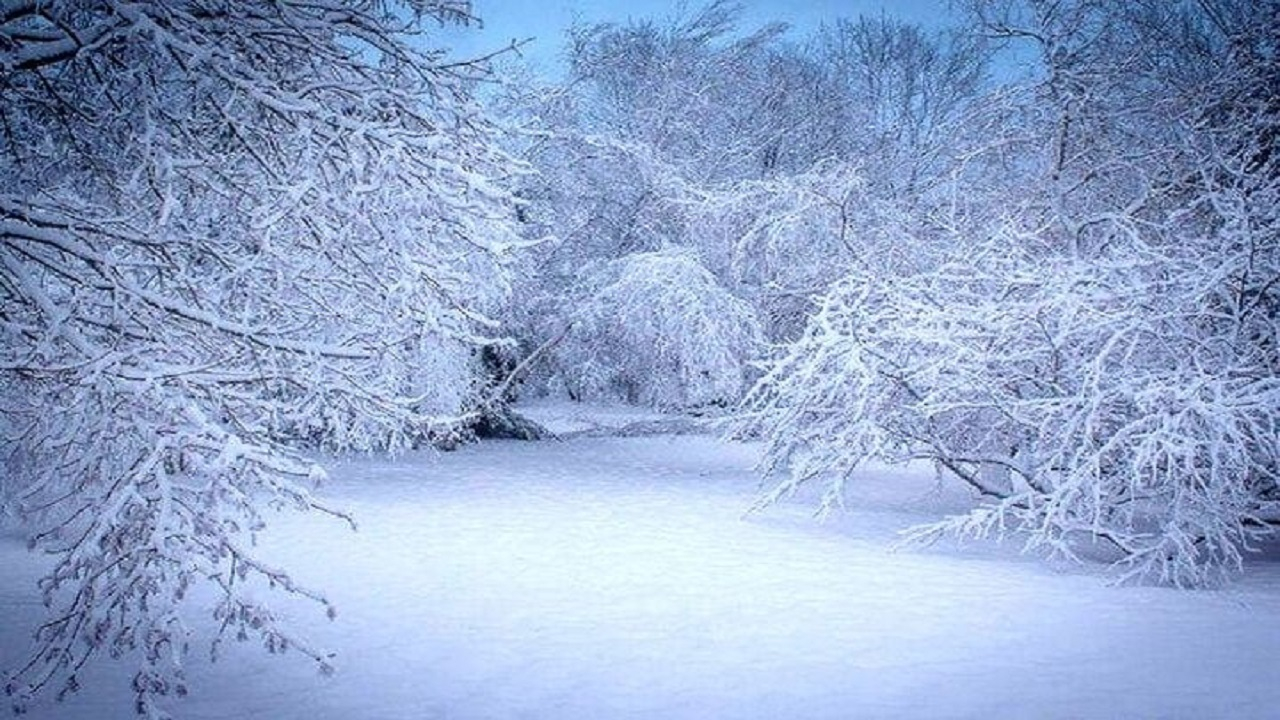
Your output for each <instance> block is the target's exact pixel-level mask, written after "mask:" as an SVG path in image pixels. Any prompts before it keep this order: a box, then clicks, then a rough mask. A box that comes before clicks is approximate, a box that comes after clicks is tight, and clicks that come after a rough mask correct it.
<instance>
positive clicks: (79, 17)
mask: <svg viewBox="0 0 1280 720" xmlns="http://www.w3.org/2000/svg"><path fill="white" fill-rule="evenodd" d="M955 12H956V14H957V17H959V18H961V22H960V23H959V24H958V25H957V26H956V27H945V28H929V27H924V26H921V25H917V24H913V23H911V22H907V21H904V20H900V19H898V18H896V17H893V16H890V15H887V14H881V15H862V16H854V17H850V18H833V19H832V20H831V21H830V22H825V23H823V24H822V25H821V26H820V27H818V28H817V29H815V30H813V31H812V32H806V33H804V34H797V33H796V32H795V31H794V30H792V29H789V28H788V26H787V25H786V24H785V23H782V22H778V23H775V24H766V25H762V26H753V25H751V24H748V23H746V22H744V13H743V8H742V7H741V6H739V5H737V4H735V3H733V2H730V1H728V0H713V1H712V2H710V3H708V4H704V5H689V6H687V7H685V8H684V9H683V11H682V12H680V13H677V14H674V15H672V16H670V17H664V18H652V19H632V20H629V21H619V22H614V23H599V24H578V25H575V26H574V27H572V28H571V29H570V30H569V31H568V32H567V34H566V36H565V37H564V38H562V39H558V40H557V41H558V42H559V41H562V42H563V50H562V52H563V68H562V70H563V72H562V74H561V75H559V76H555V77H549V76H547V75H543V74H539V73H535V72H533V71H532V70H530V69H529V68H528V67H526V66H525V65H524V64H523V63H522V61H521V49H522V48H521V45H520V43H519V42H513V43H512V44H511V45H510V46H507V47H498V48H495V49H494V52H493V53H492V54H490V55H485V56H482V57H476V58H459V57H456V56H455V55H453V54H451V53H450V52H449V51H448V49H447V47H446V46H445V45H444V44H443V41H442V40H441V39H440V38H439V37H438V32H439V30H440V28H441V27H442V26H444V25H453V24H462V25H467V24H474V23H479V22H481V21H482V20H483V18H482V17H477V15H476V14H475V9H474V8H472V7H471V4H470V3H468V2H467V1H466V0H275V1H274V2H235V1H230V0H130V1H127V2H126V1H125V0H0V97H2V98H3V99H2V100H0V407H2V408H3V410H2V411H0V457H2V460H0V463H3V465H2V466H0V516H2V517H3V519H2V520H0V529H2V531H3V533H5V537H6V538H7V537H9V536H10V535H9V533H17V534H20V535H21V536H22V538H24V540H25V541H26V542H27V545H28V547H29V548H30V549H31V550H34V551H36V552H37V553H38V554H39V555H40V557H41V560H40V561H41V562H42V563H43V565H42V570H41V576H40V577H39V579H38V597H39V598H40V601H41V602H42V609H41V613H42V615H41V619H40V620H39V623H38V626H36V627H30V628H27V627H24V628H22V630H23V632H34V642H33V644H32V646H31V649H30V650H29V651H27V650H26V649H25V648H18V650H22V651H23V652H22V653H21V657H20V658H19V660H18V662H17V664H16V666H14V667H11V668H7V671H8V674H7V675H6V676H5V683H6V687H5V689H6V692H7V694H8V696H9V699H10V701H11V702H12V703H13V705H14V708H15V710H24V709H26V708H27V706H28V705H29V704H30V703H39V702H46V701H47V700H48V699H49V698H50V697H52V696H58V697H62V696H65V695H67V694H71V693H74V692H75V691H76V690H77V688H78V687H79V680H78V678H79V677H80V675H81V674H82V672H83V670H82V669H83V668H85V667H87V666H88V667H92V666H93V665H94V664H96V663H110V662H113V660H112V659H111V658H122V657H125V658H131V660H130V662H132V663H134V665H135V666H136V668H137V670H136V674H132V675H131V681H130V688H129V693H130V697H131V698H132V700H133V706H132V707H129V708H126V711H128V712H133V711H136V712H137V713H139V714H141V715H144V716H150V717H165V716H167V715H166V713H168V712H170V711H173V710H174V708H175V707H176V708H177V712H178V714H179V715H181V712H180V711H181V706H180V705H177V706H175V705H173V704H172V703H173V700H174V699H175V698H176V697H178V696H183V695H186V694H187V692H188V690H187V685H186V682H185V680H184V679H183V663H184V660H183V659H184V658H185V657H186V656H187V654H188V647H189V646H190V645H191V644H193V643H195V644H199V643H206V644H207V643H208V642H209V641H211V640H212V641H213V642H214V643H215V644H216V643H217V642H219V641H220V640H221V639H222V638H223V637H227V638H234V637H239V638H242V639H243V638H252V639H253V640H254V642H255V643H256V644H259V645H262V646H265V647H266V649H267V650H269V651H271V652H276V651H278V650H284V649H285V648H288V649H290V650H292V651H293V652H294V653H295V654H297V653H301V654H302V655H303V656H305V657H309V658H310V659H311V660H312V661H314V664H315V665H316V666H318V667H319V668H320V669H321V671H322V672H324V673H328V672H330V671H331V670H332V668H331V666H330V656H329V655H328V654H327V653H326V652H325V651H324V650H323V649H320V648H318V647H312V646H311V645H310V644H309V643H308V642H307V640H306V639H305V638H304V637H302V636H301V635H300V634H297V633H295V632H293V630H291V628H290V624H289V622H287V621H284V620H282V618H281V617H280V616H279V615H277V614H276V613H275V612H274V611H273V610H272V605H271V603H272V602H273V600H272V598H273V597H274V594H264V593H263V592H262V588H264V587H270V588H274V589H275V594H283V595H286V596H288V595H297V596H300V597H302V598H304V599H307V600H308V602H314V603H317V604H318V606H319V607H320V608H322V609H323V610H324V611H325V612H327V613H328V614H329V615H330V616H333V615H334V614H335V613H336V609H335V608H336V605H335V604H334V603H333V602H332V601H331V599H330V598H329V596H328V595H327V594H326V592H325V589H324V588H323V587H315V588H313V587H312V586H311V585H309V584H305V583H302V582H299V581H297V580H295V578H294V576H293V575H292V574H291V569H290V567H288V566H277V565H275V564H274V563H273V562H272V561H271V560H270V558H269V557H265V556H263V555H262V554H261V553H260V551H259V549H258V544H257V538H258V537H259V535H262V536H270V534H271V532H272V527H273V522H274V521H273V518H276V517H278V516H279V513H278V512H277V511H279V510H281V509H289V510H299V511H304V512H306V513H310V514H318V515H320V516H325V517H329V518H331V519H333V520H335V522H332V523H330V525H331V531H332V532H333V533H336V534H342V533H344V532H346V531H345V530H344V529H343V526H344V525H349V526H350V527H356V526H357V524H359V523H362V522H364V521H365V518H363V517H360V516H359V514H358V513H352V512H350V511H349V510H348V509H347V508H344V507H343V505H342V503H340V502H338V503H333V502H329V501H328V500H327V499H326V496H325V493H324V491H323V488H324V484H323V481H324V480H325V478H326V477H327V475H328V473H329V472H330V470H331V468H332V466H333V465H334V464H335V463H337V462H338V460H339V459H342V458H350V457H354V456H360V457H379V458H381V457H398V456H399V454H401V453H410V454H413V453H416V452H419V451H422V450H427V449H431V448H434V449H436V450H439V451H443V454H444V455H446V456H447V455H449V454H451V453H449V452H448V451H451V450H455V449H458V450H465V449H466V448H469V447H471V446H472V445H473V444H475V443H479V444H480V445H482V446H483V445H484V444H485V443H486V442H492V441H491V440H489V439H488V438H492V437H494V436H502V437H513V436H514V437H545V436H547V435H550V434H552V433H551V431H550V430H548V429H547V428H544V427H542V426H541V425H540V424H539V423H538V422H536V421H535V419H534V418H533V417H532V416H526V415H525V414H524V413H523V412H522V410H521V407H522V403H524V402H526V401H528V400H531V399H539V398H541V399H558V400H562V401H566V402H571V403H587V404H589V403H598V404H613V405H623V406H628V407H639V408H646V409H648V410H652V411H654V412H659V413H662V414H663V416H664V417H679V418H685V419H690V418H692V419H694V420H696V422H697V423H699V427H703V426H705V427H709V428H711V429H712V431H714V432H716V433H718V434H719V435H720V436H721V437H723V438H725V439H726V440H727V441H729V442H734V443H745V444H747V445H750V446H751V447H758V448H759V452H760V459H759V461H758V463H756V464H755V470H754V474H753V476H752V482H754V483H756V484H757V486H758V487H759V491H758V492H756V493H754V496H753V498H754V499H752V500H751V502H750V504H749V507H744V508H740V510H744V511H747V512H748V513H750V512H764V513H767V512H768V511H769V508H771V507H775V506H777V505H779V504H780V503H785V502H787V501H788V500H789V499H791V498H793V497H802V498H805V502H806V507H807V509H808V511H809V512H810V513H811V514H816V515H817V516H818V518H819V519H822V518H828V517H832V516H839V515H840V514H841V513H842V512H846V510H847V507H848V506H849V505H850V504H851V502H852V501H850V500H849V498H850V497H851V492H853V491H854V490H855V488H854V486H855V485H856V484H857V483H858V481H859V480H858V479H859V478H860V477H862V475H863V474H864V473H865V472H867V469H868V468H879V467H884V466H889V467H921V466H925V467H930V468H933V469H934V471H935V472H936V474H937V477H938V479H939V480H938V482H940V483H947V484H949V485H950V486H952V487H954V488H958V489H959V491H960V492H962V493H963V494H964V495H965V497H967V498H968V501H967V505H966V506H965V507H962V508H960V509H959V510H957V511H956V512H954V513H948V514H945V515H942V516H937V517H932V518H930V519H929V520H928V521H927V522H921V523H916V524H912V525H910V526H909V527H905V528H902V529H903V530H904V531H905V532H906V535H905V541H906V542H907V543H908V544H909V545H911V546H913V547H914V546H922V547H927V546H928V545H930V544H931V543H935V542H940V541H941V542H950V541H952V540H955V539H966V538H967V539H970V540H973V541H982V540H987V539H1007V540H1008V541H1010V542H1012V543H1013V544H1015V545H1016V546H1017V547H1018V548H1019V549H1020V550H1021V551H1025V552H1027V553H1029V554H1031V555H1032V556H1035V557H1039V558H1046V560H1045V562H1059V561H1064V560H1065V561H1072V562H1083V563H1095V564H1100V565H1101V566H1102V567H1104V568H1105V570H1104V572H1103V576H1104V578H1105V581H1107V582H1115V583H1119V584H1122V585H1137V586H1140V587H1166V586H1168V587H1174V588H1178V589H1181V591H1184V592H1191V593H1194V592H1199V591H1201V590H1203V589H1205V588H1224V587H1230V586H1231V585H1232V584H1233V583H1236V582H1238V581H1239V578H1240V577H1242V576H1244V575H1247V574H1248V571H1249V567H1250V559H1251V558H1252V557H1255V556H1257V555H1259V554H1263V555H1265V554H1266V553H1265V552H1263V551H1266V550H1267V549H1268V548H1274V547H1275V541H1276V540H1277V538H1278V536H1280V322H1278V321H1277V318H1278V317H1280V210H1278V208H1280V152H1277V144H1278V143H1280V92H1277V88H1280V3H1277V2H1275V0H1133V1H1131V2H1123V3H1120V2H1110V1H1108V0H965V1H964V2H962V3H959V4H958V5H956V6H955ZM1015 59H1016V62H1015ZM553 442H554V441H553ZM503 447H505V446H503ZM415 457H416V455H415ZM423 522H424V523H430V522H431V520H430V518H424V519H423ZM189 594H193V595H198V596H199V597H200V598H202V601H201V603H199V604H196V603H192V602H188V595H189ZM33 597H34V596H33ZM205 600H207V602H205ZM424 602H425V604H426V605H428V606H429V605H430V600H426V601H424ZM210 618H211V619H212V623H211V624H210V623H209V622H208V621H209V619H210ZM1272 620H1274V618H1272ZM336 622H337V623H341V622H342V619H341V617H339V618H338V619H337V620H336ZM1266 622H1271V620H1268V621H1266ZM193 627H199V628H205V627H209V628H213V630H214V632H213V636H212V637H210V636H208V635H209V633H206V632H205V631H203V630H202V631H200V632H196V631H193V630H192V628H193ZM1274 659H1275V658H1274V656H1273V657H1272V658H1271V660H1272V661H1273V660H1274ZM1268 662H1269V661H1268Z"/></svg>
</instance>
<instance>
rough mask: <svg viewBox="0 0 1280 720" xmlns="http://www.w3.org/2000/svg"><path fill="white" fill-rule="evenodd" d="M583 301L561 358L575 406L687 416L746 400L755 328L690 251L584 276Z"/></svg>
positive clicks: (643, 257) (745, 309)
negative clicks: (613, 405)
mask: <svg viewBox="0 0 1280 720" xmlns="http://www.w3.org/2000/svg"><path fill="white" fill-rule="evenodd" d="M581 293H582V300H581V302H580V303H578V304H577V305H576V307H577V310H576V311H575V313H574V314H573V316H572V319H571V320H572V323H573V325H572V327H571V329H570V331H569V335H568V337H567V338H566V339H565V341H564V342H563V343H562V344H561V346H560V347H559V348H558V357H557V365H558V367H559V369H560V372H561V373H562V375H563V379H564V381H565V383H566V384H567V386H568V388H569V390H570V392H571V393H572V394H573V396H574V397H577V398H593V397H594V398H599V397H604V398H621V399H625V400H627V401H628V402H635V403H642V404H647V405H655V406H660V407H680V408H689V407H697V406H703V405H709V404H724V403H728V402H732V401H734V400H736V399H737V398H738V396H739V395H740V393H741V392H742V388H743V383H744V382H745V380H746V373H747V361H748V360H750V359H751V358H752V357H753V356H754V354H755V352H756V351H757V349H758V347H759V345H760V327H759V323H758V322H757V320H756V318H755V314H754V312H753V311H752V310H751V307H750V306H749V305H747V304H746V303H744V302H742V301H741V300H738V299H737V298H735V297H733V296H732V295H730V294H729V293H728V292H727V291H725V290H724V289H723V288H721V287H720V286H719V284H718V283H717V282H716V279H715V278H714V277H713V276H712V275H711V273H710V272H708V271H707V270H706V269H705V268H704V267H702V265H701V263H699V262H698V259H697V257H696V256H695V255H694V254H693V252H692V251H689V250H685V249H678V248H672V249H667V250H659V251H656V252H650V253H637V254H635V255H631V256H628V257H626V258H623V259H621V260H616V261H613V262H611V263H608V264H606V265H603V266H601V267H600V268H598V269H597V270H596V272H594V273H592V274H590V275H589V280H588V281H587V284H586V287H585V288H583V289H582V290H581Z"/></svg>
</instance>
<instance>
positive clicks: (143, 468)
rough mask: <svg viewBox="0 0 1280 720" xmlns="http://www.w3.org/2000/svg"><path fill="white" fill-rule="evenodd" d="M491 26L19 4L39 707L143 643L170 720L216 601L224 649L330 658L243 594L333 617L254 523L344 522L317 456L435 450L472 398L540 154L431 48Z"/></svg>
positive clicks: (451, 8)
mask: <svg viewBox="0 0 1280 720" xmlns="http://www.w3.org/2000/svg"><path fill="white" fill-rule="evenodd" d="M468 12H469V9H468V7H467V5H466V3H465V2H461V1H457V2H455V1H454V0H443V1H440V0H432V1H426V2H424V1H420V0H406V2H384V1H383V0H357V1H341V2H340V1H338V0H332V1H331V0H306V1H301V0H282V1H280V2H271V3H266V2H262V3H258V2H253V3H249V2H246V3H239V2H232V3H228V2H216V1H210V0H165V1H164V2H159V1H157V2H116V1H115V0H92V1H86V0H74V1H72V0H67V1H59V0H48V1H44V2H25V1H23V0H6V1H5V2H3V3H0V95H3V97H4V101H3V102H2V103H0V128H3V131H0V404H2V405H3V411H2V412H0V417H2V418H3V419H2V420H0V430H3V433H4V434H3V438H2V442H3V453H4V461H3V462H4V466H3V476H4V480H3V483H0V488H2V489H3V492H4V498H3V499H4V502H5V504H6V507H8V508H9V509H11V510H12V511H15V512H16V513H18V514H19V515H20V516H22V517H23V518H25V519H26V520H28V521H29V522H31V523H33V524H34V527H35V528H36V529H35V531H34V533H35V534H34V537H33V540H32V544H33V546H35V547H39V548H41V549H43V550H45V551H47V552H49V553H51V555H50V557H52V558H53V560H54V564H53V566H52V569H51V570H50V572H49V574H48V575H47V576H46V577H45V578H44V579H43V580H42V581H41V583H40V585H41V590H42V591H43V594H44V599H45V602H46V604H47V605H48V606H49V620H48V622H47V623H45V624H43V625H42V626H41V627H40V628H39V629H38V631H37V633H36V643H35V646H34V651H33V653H32V655H31V659H30V662H29V663H27V664H26V665H25V666H23V667H21V668H17V669H16V670H15V672H14V674H13V675H12V676H11V677H10V678H9V679H8V681H7V683H6V689H7V691H8V693H9V694H10V695H11V696H13V698H14V700H15V702H16V703H17V705H18V706H21V705H22V704H23V703H24V702H26V700H27V698H29V697H30V696H32V695H33V694H35V693H37V692H40V691H42V690H45V689H47V688H49V687H51V686H53V689H54V690H55V691H57V690H61V691H72V690H74V689H75V688H76V686H77V682H78V681H77V673H78V672H79V670H80V668H81V667H82V666H83V665H84V664H85V663H86V662H88V661H89V660H91V659H92V658H94V657H95V656H98V655H103V654H107V655H112V656H117V655H121V654H130V653H132V657H136V658H137V659H138V660H139V661H140V663H141V667H140V669H139V671H138V674H137V676H136V678H135V680H134V688H135V690H136V692H137V707H138V710H139V712H140V713H146V714H159V713H161V711H160V709H159V708H158V706H157V705H156V702H155V699H156V697H157V696H164V695H169V694H175V693H176V694H179V695H180V694H183V693H184V692H185V691H186V688H185V684H184V680H183V676H182V669H181V668H182V657H183V655H184V654H185V652H186V648H187V646H188V642H189V640H190V639H191V637H190V636H191V632H190V631H189V630H188V625H187V620H188V618H189V617H190V614H189V612H188V611H187V610H185V609H184V603H183V599H184V597H185V596H186V594H187V592H188V589H189V588H190V587H191V586H192V584H193V583H204V584H206V585H208V586H211V587H213V588H215V589H216V591H217V596H218V600H217V602H216V604H215V605H214V607H213V608H212V614H213V617H214V618H215V619H216V620H217V622H218V623H219V624H220V627H221V631H220V637H221V636H223V635H227V636H239V637H241V638H245V637H248V636H250V635H253V636H256V637H258V638H260V639H261V640H262V642H263V643H264V645H265V646H266V647H267V649H269V650H271V651H280V650H284V649H285V648H289V647H292V648H295V649H298V650H301V651H302V652H303V653H304V654H305V655H307V656H309V657H311V658H312V659H313V660H314V661H315V662H317V663H318V664H319V666H320V667H321V669H322V670H324V669H327V668H328V667H329V659H328V657H327V656H326V655H325V654H324V653H323V652H322V651H321V650H319V649H315V648H311V647H309V646H308V645H307V644H306V643H305V642H304V641H302V640H301V639H299V638H295V637H292V636H291V635H290V634H289V633H288V632H287V631H286V630H285V629H284V628H282V627H281V626H279V625H278V624H277V623H276V622H275V618H274V616H273V615H272V612H271V609H270V608H269V606H268V605H267V604H266V602H265V601H263V600H261V599H260V598H259V599H255V597H254V595H253V594H252V593H245V592H243V589H244V588H246V587H250V586H252V585H254V584H262V583H265V584H269V585H272V586H280V587H283V588H284V589H286V590H288V591H291V592H295V593H300V594H302V595H305V596H307V597H310V598H313V599H314V600H316V601H318V602H319V603H321V604H323V605H325V606H328V601H327V600H326V599H325V598H324V596H323V595H322V594H320V593H318V592H315V591H312V590H309V589H306V588H302V587H299V586H297V585H296V584H295V583H294V582H293V581H292V580H291V579H290V578H289V576H288V575H287V574H286V573H285V572H284V571H283V570H280V569H277V568H273V567H270V566H268V565H266V564H263V563H262V562H260V561H259V560H258V559H257V558H256V557H255V554H254V552H253V551H252V542H251V541H252V536H253V534H254V533H256V532H257V531H259V530H260V529H261V528H262V526H263V519H264V514H263V511H264V510H266V509H267V508H273V507H292V508H301V509H306V508H320V509H323V508H322V507H321V505H320V504H319V503H318V502H317V501H316V500H315V499H314V498H313V497H312V495H311V494H310V492H309V489H308V488H309V485H310V483H311V481H313V480H315V479H316V478H318V477H319V476H320V475H321V474H322V471H321V470H320V469H319V467H318V466H317V465H316V464H315V463H314V462H313V461H312V460H311V459H309V457H308V456H304V455H303V454H300V449H302V448H306V447H309V448H323V449H372V448H396V447H402V446H404V445H406V444H408V443H413V442H418V441H421V440H431V439H432V438H434V437H438V436H440V435H441V434H449V433H452V432H455V431H456V430H457V427H456V425H457V422H456V420H457V418H458V417H459V416H462V415H463V414H464V413H465V412H466V411H467V410H468V409H469V407H470V406H471V404H472V403H474V402H475V398H476V395H477V392H478V384H477V380H476V378H477V374H478V373H477V359H476V356H477V351H478V348H480V347H482V346H484V345H486V344H488V343H490V342H491V341H492V340H493V337H492V336H493V335H494V332H495V328H494V323H493V321H491V320H490V319H489V315H490V314H491V313H493V312H494V311H496V310H497V309H498V308H499V307H500V305H501V303H502V302H503V301H504V299H505V296H506V292H507V280H506V277H507V272H506V270H505V269H504V259H503V256H504V252H505V247H506V246H507V244H508V243H509V242H512V241H514V240H516V237H517V236H516V231H515V227H514V225H515V223H514V212H513V207H512V202H511V199H510V198H509V196H508V194H507V193H506V191H505V190H503V189H502V188H501V187H500V184H499V181H500V180H501V179H502V178H504V177H505V176H508V175H510V174H511V173H512V172H516V171H517V170H518V165H517V164H516V163H513V162H512V161H511V160H509V159H508V158H507V157H506V156H504V155H503V154H502V153H501V152H500V151H498V150H497V149H496V148H497V144H496V142H495V141H496V137H495V132H494V130H493V129H492V128H491V126H490V124H489V123H488V121H487V120H486V118H485V117H484V116H483V115H482V114H481V113H480V111H479V110H478V108H477V106H476V105H475V103H474V102H473V100H472V99H471V98H470V96H469V92H468V87H469V85H470V84H471V82H472V80H473V79H475V78H477V77H478V76H480V75H481V74H483V73H484V72H486V68H485V67H484V66H483V65H477V64H472V63H465V62H464V63H452V62H449V61H448V60H447V59H446V58H445V57H444V56H443V54H441V53H438V52H423V51H420V50H415V49H414V44H413V43H411V42H410V39H411V37H412V36H413V35H415V34H419V33H420V32H421V28H422V27H423V26H424V23H427V22H434V21H436V20H440V21H450V20H459V21H465V20H467V19H468V18H469V15H468ZM330 612H332V609H331V608H330Z"/></svg>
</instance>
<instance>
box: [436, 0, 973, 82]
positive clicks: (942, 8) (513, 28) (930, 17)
mask: <svg viewBox="0 0 1280 720" xmlns="http://www.w3.org/2000/svg"><path fill="white" fill-rule="evenodd" d="M702 4H703V3H702V2H698V1H697V0H684V1H683V2H682V0H542V1H541V2H538V1H536V0H473V5H474V7H475V10H476V12H477V14H478V15H479V16H480V17H481V18H482V19H483V20H484V23H485V26H484V28H483V29H481V30H470V31H449V32H447V34H446V38H445V40H444V42H445V44H447V45H449V46H450V47H452V48H453V49H454V50H455V53H456V54H458V55H464V56H465V55H474V54H480V53H482V52H484V51H486V50H493V49H496V48H498V47H501V46H503V45H505V44H507V43H508V42H510V41H511V40H512V39H524V38H529V37H533V38H535V41H534V42H533V43H531V44H530V45H529V46H527V47H526V48H525V50H524V53H525V55H526V57H528V58H529V60H530V61H531V62H532V63H533V64H534V66H535V67H537V68H539V69H541V70H543V71H549V72H552V73H554V72H555V69H556V65H557V63H558V58H559V54H560V48H561V45H562V42H563V34H564V30H565V29H566V28H568V27H569V26H570V25H572V24H573V23H574V22H575V21H576V22H583V23H596V22H626V21H627V20H628V19H632V18H634V19H640V18H666V17H671V16H673V15H676V14H677V13H679V11H680V8H681V6H682V5H683V6H684V7H686V8H697V7H701V5H702ZM742 4H743V5H744V6H745V9H746V16H745V19H744V22H743V25H744V26H745V27H746V28H751V27H755V26H759V25H763V24H764V23H766V22H770V21H774V20H781V21H784V22H787V23H789V24H790V25H792V26H793V28H794V29H793V31H792V32H793V34H803V33H805V32H807V31H808V30H811V29H813V28H815V27H817V26H818V25H819V24H821V23H822V22H823V21H829V20H833V19H835V18H838V17H856V16H857V15H860V14H866V13H871V14H879V13H881V12H884V13H887V14H889V15H894V16H898V17H901V18H903V19H906V20H912V21H915V22H920V23H922V24H925V25H929V26H934V27H938V26H942V25H946V24H949V23H951V22H953V21H954V20H955V18H956V14H955V12H954V11H952V10H951V9H950V7H949V6H950V3H949V2H948V0H793V1H792V2H786V1H785V0H743V2H742Z"/></svg>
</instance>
